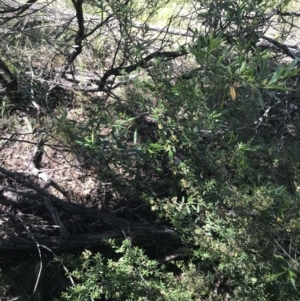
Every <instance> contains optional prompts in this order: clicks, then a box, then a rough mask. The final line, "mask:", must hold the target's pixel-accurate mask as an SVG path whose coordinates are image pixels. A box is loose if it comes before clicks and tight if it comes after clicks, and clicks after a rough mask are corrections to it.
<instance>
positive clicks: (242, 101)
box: [0, 0, 300, 301]
mask: <svg viewBox="0 0 300 301" xmlns="http://www.w3.org/2000/svg"><path fill="white" fill-rule="evenodd" d="M72 3H73V5H74V9H75V10H76V13H77V18H78V24H79V25H78V27H79V30H78V31H77V32H76V34H77V36H76V38H75V46H76V47H73V50H72V51H73V52H70V53H69V56H65V57H64V53H63V51H67V50H66V49H67V48H68V46H69V45H67V44H66V43H68V41H69V40H70V39H71V38H70V36H71V34H72V30H73V28H72V27H70V28H68V30H66V31H64V30H65V29H60V30H61V32H58V33H57V34H56V35H55V39H54V40H53V39H52V40H50V37H53V32H51V31H50V32H48V31H47V29H41V30H45V32H44V33H40V36H38V37H36V39H37V40H36V41H34V43H36V45H38V46H39V47H38V48H37V49H36V52H35V53H34V54H32V58H34V56H35V55H38V53H39V52H41V53H42V52H43V51H45V52H46V53H49V51H50V50H49V49H48V48H47V47H49V45H51V47H54V46H55V47H57V48H56V49H59V51H58V53H56V54H55V60H56V63H55V64H58V65H60V66H62V67H61V74H59V76H60V77H59V78H62V79H63V78H64V77H65V76H66V75H68V72H67V70H68V68H74V69H79V70H80V68H82V70H86V69H87V70H89V71H94V72H95V74H98V71H97V70H93V68H95V69H96V67H95V66H96V65H97V66H98V67H97V68H99V66H100V67H101V68H103V70H100V72H102V73H101V76H100V75H99V78H98V79H97V85H98V86H97V87H96V88H94V86H92V85H91V86H84V85H82V86H80V84H78V83H76V84H74V85H73V86H72V89H71V88H70V89H67V88H66V87H67V85H66V84H62V85H61V86H60V83H61V82H60V83H58V82H55V79H53V82H51V85H52V86H50V87H49V86H47V87H46V88H45V82H43V81H42V80H41V79H43V78H44V77H46V76H49V74H50V73H49V74H48V73H47V72H48V71H49V70H50V71H51V68H54V67H55V68H56V67H57V66H56V65H55V66H51V68H50V67H49V70H48V66H47V65H46V66H42V67H38V66H36V65H35V64H36V62H39V59H36V61H35V62H31V65H29V63H28V62H27V64H28V65H26V67H24V68H23V65H22V64H25V63H26V60H25V59H24V61H23V62H18V63H17V60H20V57H18V59H17V58H16V56H14V55H13V52H12V48H11V44H9V43H15V44H14V47H15V49H17V51H20V50H19V47H25V52H26V51H27V50H28V49H29V48H28V43H29V40H30V39H32V37H31V38H30V39H29V38H28V39H29V40H26V39H27V38H26V37H25V36H24V35H21V34H20V36H19V37H12V36H6V35H5V34H4V33H2V35H3V36H4V37H5V39H6V40H5V41H6V43H7V44H6V45H2V46H1V57H2V59H3V60H4V59H5V61H6V62H7V65H8V66H9V68H10V69H11V70H12V71H11V72H12V73H13V74H14V75H13V76H14V77H16V78H18V81H19V83H20V82H21V84H20V85H19V88H18V92H17V93H18V97H23V98H22V99H23V100H22V101H21V102H19V103H18V104H17V105H16V103H15V97H16V96H15V94H14V93H16V91H8V88H7V90H6V92H9V93H6V95H4V96H3V105H2V107H3V109H2V111H3V112H2V115H3V116H5V114H7V115H8V114H15V112H16V110H17V111H18V110H24V111H26V110H27V112H28V110H29V109H28V103H29V104H30V101H33V102H34V103H38V105H39V106H40V107H42V108H44V109H45V112H48V114H51V116H52V119H51V124H49V121H47V122H48V123H47V122H45V121H43V119H41V120H42V121H40V123H39V126H40V127H43V126H44V128H42V129H41V131H43V133H44V134H45V135H46V136H47V137H51V139H57V140H59V141H63V142H64V143H65V144H66V145H68V146H70V147H71V149H72V152H73V154H74V155H75V156H76V157H77V158H79V162H81V163H82V168H84V169H86V170H89V171H91V170H92V171H93V172H94V173H95V174H96V177H97V179H98V180H99V181H100V182H101V181H102V182H111V183H112V184H111V185H112V187H111V190H112V192H113V193H115V194H116V195H118V196H119V198H120V199H121V198H122V200H123V202H124V200H125V202H126V205H125V206H127V207H125V209H123V211H120V212H123V213H122V214H121V215H120V216H121V217H124V216H125V217H126V218H128V216H130V218H132V220H133V221H141V220H143V221H144V222H146V223H148V222H150V223H152V224H155V223H157V224H161V225H165V226H166V227H170V229H172V230H173V231H174V241H172V242H171V241H170V244H169V245H168V242H166V244H165V245H161V244H160V243H156V242H155V239H153V238H150V237H149V241H148V243H141V244H139V243H136V242H135V234H134V231H133V230H131V229H130V228H129V229H123V230H124V241H123V242H120V241H115V240H114V239H110V238H108V239H107V240H106V245H105V248H104V249H103V252H101V251H100V252H99V249H97V251H93V250H94V249H95V248H91V250H88V247H87V248H86V250H84V251H83V252H82V255H81V256H77V255H74V254H71V255H70V254H69V255H65V256H61V259H59V260H58V262H59V263H61V260H62V258H63V259H64V265H65V266H66V267H68V269H69V271H70V272H69V273H68V277H69V278H70V279H72V285H70V286H69V287H68V288H65V289H64V292H62V295H61V296H60V297H58V298H59V299H60V300H174V301H175V300H179V301H180V300H203V301H204V300H228V301H229V300H231V301H233V300H236V301H237V300H249V301H250V300H299V297H300V296H299V287H300V286H299V280H298V277H299V259H298V257H299V251H298V248H299V247H300V241H299V237H300V236H299V234H300V233H299V229H300V212H299V210H298V207H299V197H300V195H299V186H298V185H299V183H300V173H299V168H300V166H299V163H300V153H299V147H300V145H299V138H300V128H299V127H300V123H299V116H300V115H299V114H300V112H299V110H298V108H299V104H300V97H298V96H297V95H298V94H297V93H295V90H297V89H298V85H299V83H298V80H299V79H298V73H299V72H300V69H299V63H298V52H297V51H299V49H298V48H297V47H296V46H294V47H292V46H291V45H290V43H291V40H290V36H291V35H292V34H291V32H293V30H295V29H296V25H294V22H295V21H294V19H295V18H299V14H295V13H292V12H290V11H291V9H292V7H293V6H292V4H290V1H282V3H279V2H278V1H277V2H276V3H275V2H271V1H261V0H259V1H258V0H254V1H248V0H238V1H206V0H198V1H190V2H189V3H181V2H179V3H177V2H176V3H173V2H171V4H170V3H168V2H167V1H166V2H165V3H163V2H160V1H149V2H148V1H143V5H141V4H140V2H139V1H130V0H128V1H120V2H119V1H87V7H86V13H90V14H95V15H96V16H101V17H100V19H101V20H102V21H101V22H103V24H105V23H104V22H106V21H108V18H110V17H111V18H115V19H116V20H117V21H118V22H119V23H118V24H117V25H116V28H117V31H116V32H114V33H112V32H110V33H111V34H112V36H113V37H114V39H112V40H110V43H111V44H110V45H107V44H106V43H108V37H107V36H104V35H103V36H102V35H101V33H97V34H96V35H95V32H96V29H97V26H98V25H96V26H95V28H94V29H95V30H94V29H91V28H80V25H82V24H83V23H80V18H79V17H78V16H79V15H80V12H81V10H82V1H79V0H77V1H75V0H72ZM175 4H176V7H178V8H179V7H180V8H181V10H180V11H179V12H177V11H176V12H175V13H174V14H172V15H171V17H170V18H169V19H168V24H167V26H166V27H162V28H161V29H160V31H159V33H158V35H157V36H156V34H154V33H153V35H151V34H150V33H151V31H150V27H151V26H150V25H149V24H151V22H155V20H157V19H156V18H159V12H160V11H163V10H164V9H166V7H171V8H169V9H173V6H172V5H174V7H175ZM288 5H290V6H288ZM275 6H276V8H274V7H275ZM188 9H191V12H192V13H191V12H190V13H189V14H188V15H187V16H185V17H182V15H183V14H184V13H186V12H187V10H188ZM101 14H102V15H101ZM164 14H166V12H164ZM82 16H83V15H82ZM39 17H40V16H39ZM137 18H139V21H143V22H144V23H143V25H139V26H140V27H139V29H138V31H135V28H137V25H136V24H135V25H134V22H133V20H137ZM187 18H189V20H188V21H187V20H186V19H187ZM129 20H130V21H129ZM145 20H146V21H145ZM275 21H276V26H274V28H275V27H276V30H277V31H276V33H274V32H273V31H272V32H271V34H272V37H270V32H269V31H268V30H270V27H269V26H271V25H273V24H274V22H275ZM10 22H11V23H9V26H11V28H15V27H17V26H19V25H18V24H17V25H16V23H14V22H15V20H10ZM45 22H46V21H45ZM179 22H181V25H182V27H181V28H183V27H184V30H183V31H182V35H181V36H179V38H176V39H175V38H174V36H172V37H173V38H170V37H169V36H168V31H169V32H172V28H171V27H170V26H173V27H175V26H176V25H177V26H179V25H178V24H179ZM3 24H4V23H3ZM103 24H102V25H103ZM2 26H4V25H2ZM13 26H14V27H13ZM24 26H25V23H24ZM103 26H104V25H103ZM134 26H136V27H134ZM82 27H83V26H82ZM288 27H289V28H288ZM42 28H43V26H42ZM62 28H63V27H62ZM74 28H76V26H74ZM99 28H100V27H98V29H99ZM156 29H157V28H156ZM31 30H34V29H31ZM111 30H112V29H111ZM82 31H83V32H82ZM112 31H113V30H112ZM103 32H104V33H105V32H106V31H105V29H104V27H103ZM183 32H184V33H185V35H184V34H183ZM274 35H275V36H274ZM276 35H278V36H276ZM42 37H43V38H42ZM90 37H91V38H90ZM23 39H24V40H23ZM76 39H77V40H76ZM45 41H46V42H45ZM286 41H288V42H286ZM30 42H31V43H33V41H32V40H30ZM24 45H25V46H24ZM287 45H288V46H287ZM5 47H7V49H9V50H10V51H5ZM51 47H50V48H51ZM105 47H108V48H109V47H111V48H112V50H113V51H112V52H113V53H112V57H111V58H110V61H109V62H108V63H105V64H104V61H105V59H107V57H105V55H107V54H109V53H110V52H111V50H110V49H108V51H107V52H106V53H103V52H104V51H105V49H106V48H105ZM26 49H27V50H26ZM74 49H75V50H74ZM78 49H79V50H78ZM85 49H86V53H85ZM28 51H29V50H28ZM31 51H32V50H31ZM74 51H75V52H74ZM76 51H77V52H76ZM81 52H82V54H81ZM19 55H20V54H19ZM84 55H86V57H84ZM81 56H83V57H84V58H81ZM288 58H289V59H288ZM80 60H81V61H80ZM77 61H79V62H77ZM89 61H90V62H92V63H93V64H92V66H91V65H87V64H88V62H89ZM53 62H54V58H53V60H52V63H53ZM80 64H81V65H80ZM101 64H102V65H101ZM72 66H73V67H72ZM107 66H108V67H107ZM0 67H1V66H0ZM26 68H31V72H33V73H35V76H32V78H31V79H30V80H31V82H30V83H26V80H28V79H26V72H28V69H26ZM105 68H107V69H105ZM55 70H56V69H55ZM50 71H49V72H50ZM76 72H79V71H74V74H73V77H75V76H76V75H77V73H76ZM133 74H134V75H133ZM132 75H133V76H132ZM109 76H112V77H113V83H112V84H110V83H108V82H106V80H107V79H108V78H109ZM105 77H106V78H105ZM57 78H58V77H56V79H57ZM80 80H81V79H79V81H80ZM49 82H50V80H49V79H47V83H48V84H49ZM28 87H30V88H31V89H32V90H34V91H36V92H38V93H35V94H34V93H33V92H32V90H31V91H28ZM54 87H55V88H56V87H59V89H58V91H56V92H55V94H51V93H50V92H52V90H55V89H54ZM84 87H85V88H86V89H85V88H84ZM62 90H63V91H64V93H62V92H61V91H62ZM66 90H72V93H74V94H73V95H72V97H74V98H76V101H77V102H79V103H80V102H82V106H83V109H82V111H83V113H82V115H81V117H80V118H78V120H71V118H69V117H68V112H67V111H68V107H67V108H66V107H64V108H63V107H62V104H61V103H59V102H58V104H57V98H60V97H65V99H66V100H65V101H69V98H68V97H69V96H68V94H66V92H65V91H66ZM99 91H100V92H101V93H103V94H101V95H100V96H94V94H93V96H92V95H91V94H88V93H98V92H99ZM26 93H27V94H26ZM60 93H61V94H60ZM20 95H21V96H20ZM62 95H63V96H62ZM66 95H67V96H66ZM48 96H49V98H47V97H48ZM89 101H90V103H89V108H88V109H86V107H84V105H83V104H84V103H86V102H89ZM4 103H5V105H4ZM29 106H30V105H29ZM60 106H61V107H60ZM57 107H58V108H59V109H57ZM79 107H80V105H79ZM31 110H32V109H31ZM41 110H42V109H41ZM38 114H40V113H38ZM45 115H47V114H45ZM46 117H47V116H46ZM38 118H43V117H39V116H38ZM105 129H108V134H103V130H105ZM53 137H55V138H53ZM49 139H50V138H49ZM57 140H55V141H57ZM131 205H135V206H140V205H143V206H142V210H141V211H137V215H134V214H131V213H132V212H134V211H130V210H129V211H128V212H130V214H127V213H124V211H126V210H127V209H129V207H130V206H131ZM122 206H124V204H121V205H120V207H122ZM117 208H118V205H117V206H116V207H115V208H113V209H114V210H117ZM108 212H109V209H108ZM146 239H147V238H146ZM149 246H150V247H149ZM107 250H109V251H107ZM55 258H56V257H55ZM45 300H46V299H45Z"/></svg>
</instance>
